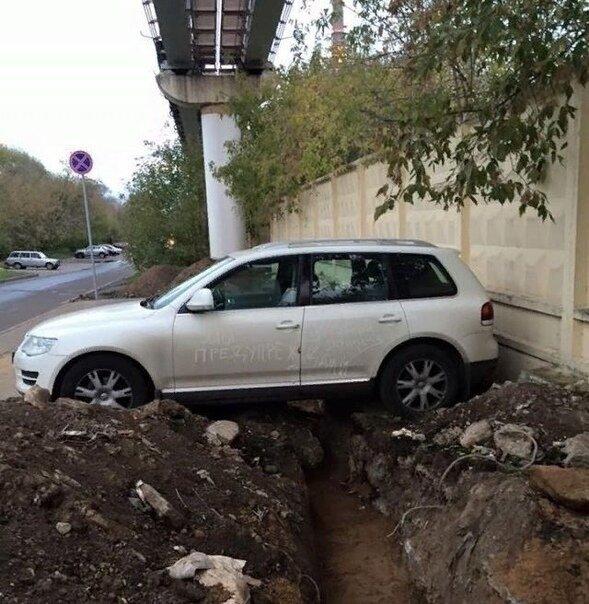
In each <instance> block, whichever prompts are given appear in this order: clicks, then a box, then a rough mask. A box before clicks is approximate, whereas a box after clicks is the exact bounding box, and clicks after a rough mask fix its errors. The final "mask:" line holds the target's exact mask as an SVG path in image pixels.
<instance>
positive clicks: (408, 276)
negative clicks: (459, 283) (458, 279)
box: [391, 254, 458, 300]
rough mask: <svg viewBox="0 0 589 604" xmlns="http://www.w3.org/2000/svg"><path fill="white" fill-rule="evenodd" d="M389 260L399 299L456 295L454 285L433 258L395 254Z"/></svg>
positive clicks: (437, 261) (444, 270)
mask: <svg viewBox="0 0 589 604" xmlns="http://www.w3.org/2000/svg"><path fill="white" fill-rule="evenodd" d="M391 260H392V271H393V277H394V281H395V285H396V288H397V290H398V293H399V297H400V298H401V299H405V300H407V299H411V298H439V297H443V296H454V295H456V293H457V291H458V290H457V288H456V284H455V283H454V281H452V277H450V275H449V274H448V271H447V270H446V269H445V268H444V267H443V266H442V264H441V262H440V261H439V260H438V259H437V258H435V257H434V256H428V255H425V254H395V255H394V256H393V257H392V259H391Z"/></svg>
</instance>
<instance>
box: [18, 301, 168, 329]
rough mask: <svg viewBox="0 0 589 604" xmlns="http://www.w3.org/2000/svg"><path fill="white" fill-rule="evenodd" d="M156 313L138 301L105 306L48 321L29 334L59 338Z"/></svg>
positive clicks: (36, 326)
mask: <svg viewBox="0 0 589 604" xmlns="http://www.w3.org/2000/svg"><path fill="white" fill-rule="evenodd" d="M154 312H156V311H153V310H151V309H148V308H144V307H143V306H141V304H140V303H139V301H138V300H131V301H127V302H119V303H116V304H105V305H104V306H98V307H93V308H89V309H86V310H79V311H76V312H71V313H68V314H66V315H61V316H59V317H55V318H54V319H48V320H47V321H43V322H42V323H39V324H38V325H35V327H33V328H32V329H31V330H29V333H30V334H32V335H35V336H42V337H48V338H59V337H60V336H61V335H66V334H69V333H72V332H83V331H85V330H86V329H88V328H92V327H96V326H98V325H99V326H104V327H105V328H107V327H108V326H109V325H110V324H112V323H113V322H127V323H128V322H130V321H140V320H142V319H147V318H149V317H150V316H152V315H153V313H154Z"/></svg>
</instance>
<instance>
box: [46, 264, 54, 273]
mask: <svg viewBox="0 0 589 604" xmlns="http://www.w3.org/2000/svg"><path fill="white" fill-rule="evenodd" d="M45 268H46V269H47V270H48V271H52V270H53V269H54V268H55V265H54V264H53V262H47V263H46V264H45Z"/></svg>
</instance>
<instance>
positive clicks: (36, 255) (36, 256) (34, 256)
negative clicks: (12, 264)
mask: <svg viewBox="0 0 589 604" xmlns="http://www.w3.org/2000/svg"><path fill="white" fill-rule="evenodd" d="M31 258H41V254H37V252H33V253H31Z"/></svg>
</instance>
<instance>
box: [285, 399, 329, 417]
mask: <svg viewBox="0 0 589 604" xmlns="http://www.w3.org/2000/svg"><path fill="white" fill-rule="evenodd" d="M287 404H288V406H289V407H290V408H291V409H295V410H297V411H302V412H303V413H308V414H309V415H325V402H324V401H322V400H318V399H309V400H304V401H289V402H288V403H287Z"/></svg>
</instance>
